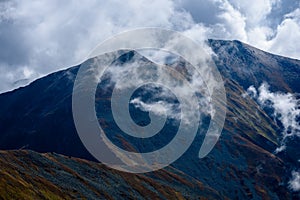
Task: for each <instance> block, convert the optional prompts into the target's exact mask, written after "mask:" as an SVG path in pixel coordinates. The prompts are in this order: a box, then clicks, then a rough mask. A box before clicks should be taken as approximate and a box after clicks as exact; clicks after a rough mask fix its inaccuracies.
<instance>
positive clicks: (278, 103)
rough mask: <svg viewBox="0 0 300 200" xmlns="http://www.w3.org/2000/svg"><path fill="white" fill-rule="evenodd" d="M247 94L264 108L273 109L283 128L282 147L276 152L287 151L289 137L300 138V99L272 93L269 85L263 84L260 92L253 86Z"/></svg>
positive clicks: (280, 93)
mask: <svg viewBox="0 0 300 200" xmlns="http://www.w3.org/2000/svg"><path fill="white" fill-rule="evenodd" d="M247 94H248V95H249V96H251V97H252V98H254V99H256V100H257V101H258V103H259V104H260V105H261V106H262V107H268V108H273V109H274V117H275V119H278V120H279V121H280V122H281V124H282V126H283V132H282V134H283V140H282V146H280V147H278V148H277V150H276V152H280V151H283V150H284V149H285V140H286V138H287V137H293V136H297V137H300V123H299V117H300V106H299V105H300V99H298V98H297V97H296V96H295V95H294V94H291V93H282V92H271V91H270V90H269V85H268V84H267V83H263V84H262V85H261V86H260V87H259V88H258V92H257V91H256V89H255V88H254V87H253V86H250V87H249V88H248V90H247Z"/></svg>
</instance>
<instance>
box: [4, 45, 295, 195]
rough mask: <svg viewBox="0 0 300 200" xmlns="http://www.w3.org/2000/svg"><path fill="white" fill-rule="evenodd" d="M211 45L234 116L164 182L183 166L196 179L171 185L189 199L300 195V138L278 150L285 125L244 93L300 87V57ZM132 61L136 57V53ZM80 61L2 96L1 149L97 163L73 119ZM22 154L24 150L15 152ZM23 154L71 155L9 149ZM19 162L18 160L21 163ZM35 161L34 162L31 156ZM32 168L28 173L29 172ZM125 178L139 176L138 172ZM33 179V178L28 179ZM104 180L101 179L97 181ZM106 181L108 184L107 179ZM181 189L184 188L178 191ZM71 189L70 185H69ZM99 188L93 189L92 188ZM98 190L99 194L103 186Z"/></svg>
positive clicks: (103, 101) (121, 140) (182, 172)
mask: <svg viewBox="0 0 300 200" xmlns="http://www.w3.org/2000/svg"><path fill="white" fill-rule="evenodd" d="M209 43H210V45H211V47H212V49H213V50H214V51H215V53H216V55H217V56H218V57H217V58H215V59H216V65H217V67H218V68H219V70H220V72H221V74H222V76H223V78H224V81H225V89H226V92H227V117H226V121H225V126H224V129H223V132H222V135H221V138H220V140H219V141H218V143H217V145H216V147H215V148H214V149H213V151H212V152H210V154H209V155H208V156H207V157H205V158H204V159H198V157H197V156H198V152H199V147H200V146H201V142H202V140H203V135H202V134H200V132H201V130H200V131H199V134H198V135H197V136H196V139H195V141H194V143H193V144H192V145H191V147H190V148H189V149H188V151H187V152H186V153H185V154H184V155H183V156H182V157H181V158H180V159H178V160H177V161H176V162H175V163H173V164H172V166H171V167H170V168H166V169H165V170H162V171H159V172H158V174H161V175H160V176H158V178H157V179H156V180H157V181H158V182H159V183H161V182H164V181H166V177H163V174H168V173H173V172H172V170H175V171H177V170H179V171H180V173H179V175H178V176H179V177H182V178H183V177H193V178H187V179H188V180H190V181H191V182H192V184H187V185H188V186H186V187H185V186H184V184H183V185H182V188H181V186H180V185H181V184H179V185H177V186H176V185H172V186H170V188H169V189H168V190H169V191H172V192H170V195H171V196H172V195H174V196H175V195H176V194H177V191H178V195H179V194H180V195H182V194H186V195H183V196H185V197H188V194H190V195H192V196H194V197H195V196H201V195H202V194H203V196H205V197H207V198H210V197H213V198H217V197H220V196H221V197H228V198H230V199H235V198H238V199H291V198H296V197H297V195H299V193H297V192H293V191H291V190H290V189H289V187H288V181H289V179H290V172H291V170H293V169H297V168H298V169H299V162H297V160H298V159H300V157H299V158H297V152H295V151H296V150H297V145H299V144H298V143H296V144H294V147H295V148H293V149H294V151H291V152H286V153H283V154H279V155H278V154H274V150H275V149H276V148H277V147H278V146H279V144H280V140H281V127H280V126H279V125H278V124H277V123H275V121H274V120H273V118H272V116H271V115H270V113H268V112H267V111H266V110H264V109H262V108H261V107H260V106H259V105H258V103H257V102H256V101H255V100H253V99H252V98H250V97H244V96H243V94H244V93H245V91H246V90H247V88H248V87H249V86H251V85H254V86H255V87H259V86H260V85H261V84H262V83H263V82H264V81H266V82H268V83H269V84H270V87H271V89H272V90H274V91H282V92H292V93H296V92H298V93H299V92H300V88H299V86H300V77H299V76H300V61H297V60H293V59H289V58H284V57H280V56H275V55H272V54H269V53H266V52H263V51H260V50H258V49H255V48H253V47H250V46H248V45H246V44H243V43H241V42H238V41H218V40H210V41H209ZM128 59H130V56H129V57H128ZM126 61H127V60H125V62H126ZM128 61H130V60H128ZM78 67H79V66H75V67H72V68H69V69H67V70H63V71H59V72H56V73H53V74H50V75H48V76H46V77H43V78H41V79H38V80H36V81H34V82H33V83H31V84H30V85H28V86H26V87H23V88H19V89H17V90H14V91H11V92H7V93H4V94H1V95H0V103H1V110H0V148H1V149H31V150H35V151H38V152H56V153H60V154H63V155H67V156H74V157H78V158H84V159H88V160H91V161H95V159H94V158H93V157H92V156H91V155H90V154H89V153H88V152H87V150H86V149H85V147H84V146H83V145H82V143H81V141H80V139H79V137H78V135H77V133H76V130H75V126H74V122H73V118H72V109H71V106H72V102H71V97H72V89H73V82H74V79H75V76H76V73H77V70H78ZM103 95H105V94H102V93H101V92H100V93H97V96H98V97H101V96H102V97H103ZM98 100H99V101H98V102H97V105H100V107H101V106H103V105H106V104H107V101H109V99H107V98H99V99H98ZM96 110H97V108H96ZM108 112H109V110H108ZM204 129H205V127H204ZM168 130H169V131H168V132H169V133H170V134H172V132H173V131H172V130H174V129H172V127H169V129H168ZM110 132H111V134H114V135H115V137H114V138H115V139H116V138H117V140H119V142H118V141H116V143H118V144H126V145H125V146H127V147H128V146H130V148H133V149H137V150H139V149H140V148H141V146H140V144H139V143H138V142H128V141H127V143H126V138H124V137H123V136H122V134H121V133H119V132H118V131H117V130H116V129H114V128H110ZM124 142H125V143H124ZM160 143H161V140H155V141H152V142H150V144H152V146H154V147H157V146H159V145H160ZM15 154H17V155H16V156H13V155H15ZM18 154H20V157H24V156H25V155H26V156H28V155H30V156H31V155H35V156H37V157H41V158H43V159H46V160H47V159H50V160H53V159H56V160H57V159H58V158H62V157H63V156H59V155H56V154H54V155H51V154H43V155H40V154H36V153H33V152H29V153H28V152H27V153H25V152H23V151H20V152H9V153H7V155H10V156H7V157H11V156H12V157H13V158H14V159H16V160H18V159H19V158H18V157H19V156H18ZM3 155H6V153H4V152H3ZM294 155H296V157H295V156H294ZM298 155H299V154H298ZM26 156H25V157H26ZM63 158H64V160H61V161H59V162H63V163H64V162H71V161H72V162H73V163H72V164H70V165H68V167H70V168H72V167H74V166H77V164H78V162H83V161H82V160H79V159H71V160H70V159H66V158H65V157H63ZM16 160H14V161H12V163H14V162H17V161H16ZM33 160H34V159H33ZM46 160H45V161H46ZM28 162H29V163H28V164H30V161H28ZM47 162H48V161H47ZM84 162H86V161H84ZM81 164H82V163H81ZM81 164H78V168H76V170H75V169H74V168H72V169H74V171H75V172H76V173H79V172H78V171H80V170H82V171H84V175H83V178H84V177H87V179H90V178H89V177H91V179H92V178H97V177H93V175H94V174H91V173H89V170H87V169H82V168H84V167H83V166H82V165H81ZM41 165H42V167H39V168H42V169H43V168H45V166H44V165H43V164H42V163H41ZM73 165H74V166H73ZM97 166H98V167H99V169H100V168H101V167H102V168H103V169H105V170H103V169H101V170H102V171H109V169H107V168H105V167H104V166H101V165H97ZM14 167H15V170H18V168H19V166H14ZM101 170H100V171H101ZM28 173H29V172H26V174H28ZM82 173H83V172H82ZM29 174H30V173H29ZM104 176H105V177H106V178H108V179H113V178H114V175H112V174H111V173H110V174H106V175H104ZM149 176H150V177H151V176H152V175H149V174H146V175H145V177H148V178H149ZM136 177H137V180H136V181H139V180H140V179H139V178H140V177H144V175H143V176H142V175H141V176H136ZM8 178H9V177H6V178H4V180H9V179H8ZM119 178H120V177H119ZM44 179H45V180H47V181H50V180H51V179H50V177H44ZM63 179H64V178H63ZM63 179H62V180H63ZM123 179H124V178H122V177H121V178H120V179H118V181H116V182H119V185H120V187H124V188H127V187H129V185H128V183H127V182H122V181H121V180H123ZM125 179H126V180H128V179H130V180H131V179H134V178H133V177H130V178H128V179H127V178H125ZM194 179H195V180H194ZM95 180H96V179H95ZM134 180H135V179H134ZM28 181H29V180H25V181H24V182H28ZM132 181H133V180H132ZM143 181H144V180H143ZM197 181H199V184H200V182H201V184H203V185H204V186H205V187H206V188H208V189H207V190H206V189H205V191H207V193H204V192H203V190H199V189H198V188H196V189H195V187H196V186H195V185H197V184H198V182H197ZM4 182H5V181H4ZM50 182H51V181H50ZM96 182H97V181H95V183H94V184H97V183H96ZM14 184H17V183H14ZM98 184H100V183H98ZM50 185H51V184H50ZM50 185H49V187H50ZM104 185H105V187H106V186H107V183H105V184H104ZM137 185H139V184H135V185H134V186H133V188H131V190H130V189H129V190H127V189H124V190H122V191H127V192H125V194H123V195H127V196H126V197H129V196H131V195H133V196H135V195H137V194H136V193H134V192H132V193H130V192H129V191H133V190H137V189H138V188H137ZM43 187H46V186H43ZM51 187H52V186H51ZM85 187H87V186H85ZM89 187H90V186H89ZM101 187H104V186H101ZM176 187H178V188H180V189H178V188H177V189H175V188H176ZM61 188H62V187H61V186H59V187H57V188H56V189H57V190H56V189H55V191H56V192H59V189H61ZM184 188H186V189H184ZM67 190H68V191H70V190H69V189H68V187H67ZM92 190H93V189H89V191H92ZM166 190H167V189H166ZM183 190H184V191H185V192H184V191H183ZM97 191H98V194H101V195H104V194H106V193H107V195H111V196H112V197H113V196H114V195H121V194H120V193H118V194H117V193H114V191H115V190H114V189H111V190H108V191H106V190H105V191H106V193H105V192H104V190H100V191H99V190H97ZM101 191H102V192H101ZM116 191H118V190H116ZM116 191H115V192H116ZM175 191H176V192H175ZM191 191H193V192H191ZM216 191H217V192H216ZM91 193H93V194H97V192H91ZM158 193H159V194H160V193H163V191H158ZM57 194H58V193H57ZM75 194H76V192H74V191H73V192H70V195H75ZM80 194H83V193H80ZM209 195H215V196H209ZM69 197H74V196H69ZM168 197H170V196H168ZM124 198H125V197H124Z"/></svg>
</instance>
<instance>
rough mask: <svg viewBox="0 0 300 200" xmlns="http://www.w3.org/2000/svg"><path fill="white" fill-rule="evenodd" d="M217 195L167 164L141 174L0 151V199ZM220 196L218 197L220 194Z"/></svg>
mask: <svg viewBox="0 0 300 200" xmlns="http://www.w3.org/2000/svg"><path fill="white" fill-rule="evenodd" d="M133 197H134V199H199V198H202V197H203V198H206V199H222V198H224V196H221V195H220V194H218V192H216V191H215V190H213V189H211V188H209V187H206V186H204V185H203V184H202V183H201V182H200V181H197V180H196V179H194V178H192V177H190V176H187V175H185V174H184V173H182V172H180V171H178V170H176V169H173V168H168V170H161V171H157V172H155V173H149V174H146V175H133V174H127V173H122V172H119V171H116V170H111V169H109V168H107V167H105V166H104V165H102V164H99V163H95V162H91V161H87V160H83V159H78V158H70V157H66V156H63V155H59V154H56V153H44V154H39V153H36V152H34V151H25V150H18V151H0V199H8V200H9V199H20V200H21V199H132V198H133ZM221 197H222V198H221Z"/></svg>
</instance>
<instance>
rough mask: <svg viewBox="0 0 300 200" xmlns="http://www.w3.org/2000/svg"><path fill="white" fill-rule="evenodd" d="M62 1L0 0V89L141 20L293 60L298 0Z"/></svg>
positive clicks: (81, 54)
mask: <svg viewBox="0 0 300 200" xmlns="http://www.w3.org/2000/svg"><path fill="white" fill-rule="evenodd" d="M66 2H68V3H62V1H60V0H44V1H33V0H28V1H25V0H24V1H17V0H15V1H14V0H9V1H5V0H0V83H1V84H0V92H4V91H7V90H11V89H13V88H16V87H18V86H20V85H22V84H26V83H27V82H28V81H31V80H34V79H35V78H37V77H40V76H43V75H45V74H48V73H50V72H53V71H57V70H59V69H63V68H67V67H70V66H72V65H75V64H77V63H79V62H81V61H83V59H84V58H85V57H86V56H87V55H88V53H89V52H90V51H91V50H92V49H93V48H94V47H95V46H96V45H97V44H98V43H100V42H101V41H103V40H104V39H106V38H107V37H109V36H112V35H113V34H115V33H118V32H120V31H124V30H128V29H132V28H139V27H145V26H146V27H149V26H150V27H164V28H171V29H174V30H178V31H185V32H188V33H189V36H190V37H192V38H193V39H196V40H197V39H199V38H201V39H202V38H203V36H204V37H207V38H217V39H230V40H231V39H236V40H240V41H243V42H246V43H248V44H250V45H253V46H255V47H258V48H260V49H263V50H266V51H269V52H272V53H275V54H280V55H284V56H288V57H293V58H297V59H300V0H251V1H250V0H175V1H170V0H153V1H147V0H140V1H137V0H132V1H130V0H127V1H123V0H119V1H118V0H111V1H104V0H103V1H100V0H89V1H79V0H78V1H76V0H73V1H66ZM150 2H151V3H150Z"/></svg>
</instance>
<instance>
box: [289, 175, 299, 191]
mask: <svg viewBox="0 0 300 200" xmlns="http://www.w3.org/2000/svg"><path fill="white" fill-rule="evenodd" d="M289 187H290V188H291V189H292V190H293V191H295V192H297V191H300V173H299V172H296V171H292V178H291V180H290V181H289Z"/></svg>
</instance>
